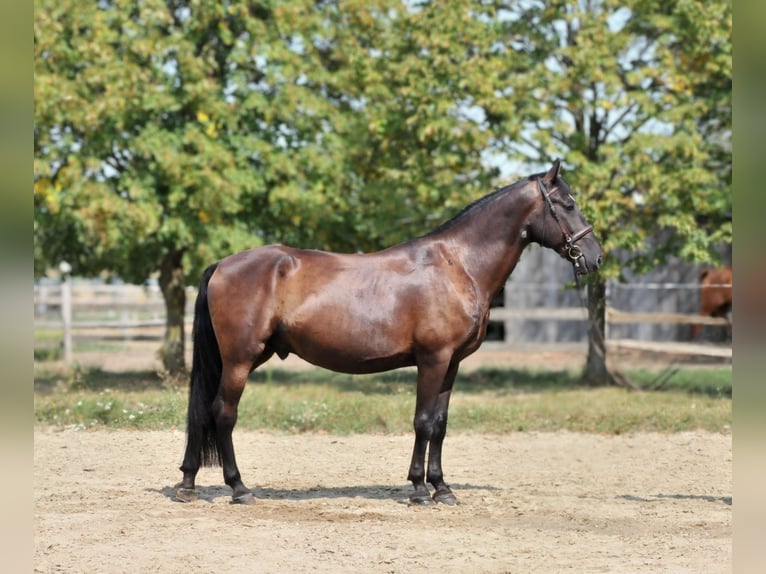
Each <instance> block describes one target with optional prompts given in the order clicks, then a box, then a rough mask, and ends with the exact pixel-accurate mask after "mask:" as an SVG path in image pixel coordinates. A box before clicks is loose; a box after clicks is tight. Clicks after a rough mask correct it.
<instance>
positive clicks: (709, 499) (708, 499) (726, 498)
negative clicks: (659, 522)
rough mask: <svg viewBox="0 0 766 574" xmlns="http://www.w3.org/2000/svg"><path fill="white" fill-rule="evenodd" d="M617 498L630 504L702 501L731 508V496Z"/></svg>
mask: <svg viewBox="0 0 766 574" xmlns="http://www.w3.org/2000/svg"><path fill="white" fill-rule="evenodd" d="M617 498H622V499H623V500H629V501H631V502H656V501H658V500H667V499H670V500H702V501H704V502H722V503H723V504H728V505H729V506H731V503H732V497H731V496H709V495H706V494H655V495H654V496H649V497H645V496H635V495H633V494H623V495H620V496H618V497H617Z"/></svg>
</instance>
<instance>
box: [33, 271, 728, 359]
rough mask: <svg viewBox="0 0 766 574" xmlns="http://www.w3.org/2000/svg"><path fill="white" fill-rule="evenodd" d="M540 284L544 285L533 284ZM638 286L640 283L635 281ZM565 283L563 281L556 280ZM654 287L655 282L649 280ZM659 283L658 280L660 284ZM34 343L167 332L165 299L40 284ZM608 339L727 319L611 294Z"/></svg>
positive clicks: (626, 343)
mask: <svg viewBox="0 0 766 574" xmlns="http://www.w3.org/2000/svg"><path fill="white" fill-rule="evenodd" d="M530 287H534V289H540V286H539V285H534V286H530ZM633 287H634V288H639V289H640V288H641V285H640V284H634V285H633ZM557 288H558V289H561V286H557ZM650 288H651V286H650ZM655 288H656V286H655ZM666 288H667V289H672V288H686V289H691V288H698V286H696V285H688V284H669V285H667V286H666ZM195 297H196V290H195V289H193V288H190V289H189V290H188V291H187V302H186V321H187V323H189V324H190V323H191V321H192V314H193V308H194V298H195ZM34 309H35V320H34V329H35V332H36V336H35V347H36V348H40V347H60V348H62V349H63V350H64V359H65V360H66V361H71V358H72V339H73V338H74V337H76V338H85V337H98V336H103V334H104V332H111V333H114V332H115V331H116V332H117V333H118V336H121V337H123V338H124V339H126V340H128V339H131V338H133V337H135V336H137V335H138V334H139V333H142V334H145V333H146V331H147V330H150V331H151V332H152V333H153V334H155V335H156V336H158V337H159V336H161V335H162V327H164V325H165V305H164V301H163V298H162V294H161V293H160V291H159V289H158V288H157V287H156V286H136V285H99V284H92V283H88V282H75V283H71V282H70V281H65V282H63V283H60V284H40V285H35V288H34ZM490 320H491V321H498V322H508V321H543V322H557V321H575V322H585V321H586V320H587V310H586V309H585V308H583V307H581V306H579V307H566V306H560V307H493V308H492V309H491V311H490ZM606 322H607V343H608V345H610V346H612V347H625V348H634V349H645V350H652V351H662V350H667V343H666V342H656V341H647V340H630V339H616V338H614V337H610V336H609V332H610V330H611V327H612V326H614V325H619V324H637V323H664V324H675V325H679V324H695V323H696V324H700V325H710V326H726V325H729V324H730V323H729V322H728V321H727V320H726V319H721V318H714V317H705V316H701V315H696V314H689V313H673V312H649V311H630V310H623V309H617V308H615V307H613V306H612V305H611V304H610V302H609V299H608V298H607V308H606ZM684 349H685V350H684V351H683V352H685V353H689V354H701V355H708V356H714V357H723V358H727V357H728V358H730V357H731V348H730V346H729V347H726V346H724V347H721V346H716V347H712V346H710V345H699V344H693V343H687V344H685V346H684Z"/></svg>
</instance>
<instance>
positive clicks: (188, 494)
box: [176, 488, 197, 502]
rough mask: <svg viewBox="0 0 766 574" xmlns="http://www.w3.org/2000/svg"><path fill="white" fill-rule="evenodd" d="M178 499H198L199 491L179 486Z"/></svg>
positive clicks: (179, 500) (186, 500) (184, 500)
mask: <svg viewBox="0 0 766 574" xmlns="http://www.w3.org/2000/svg"><path fill="white" fill-rule="evenodd" d="M176 500H177V501H178V502H194V501H195V500H197V491H196V490H194V489H193V488H177V489H176Z"/></svg>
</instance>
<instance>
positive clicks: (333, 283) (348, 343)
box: [273, 249, 477, 372]
mask: <svg viewBox="0 0 766 574" xmlns="http://www.w3.org/2000/svg"><path fill="white" fill-rule="evenodd" d="M291 254H292V256H293V257H294V261H295V265H294V266H293V267H292V269H291V271H290V272H288V273H286V274H285V275H284V277H280V278H278V279H277V282H276V292H275V298H276V299H277V300H278V301H280V305H279V309H280V310H279V312H278V315H279V316H278V320H277V325H278V326H277V329H276V332H275V333H274V339H273V344H274V345H275V347H276V348H277V349H278V350H279V347H282V349H281V351H282V352H293V353H295V354H297V355H299V356H301V357H302V358H304V359H306V360H307V361H309V362H311V363H314V364H316V365H319V366H322V367H326V368H330V369H333V370H339V371H349V372H375V371H382V370H388V369H393V368H397V367H401V366H406V365H413V364H415V361H416V355H417V353H419V352H429V351H434V352H437V351H439V350H440V348H441V347H444V348H452V349H453V350H454V348H458V347H460V346H461V345H463V343H464V340H465V339H466V338H469V337H471V336H472V334H473V333H474V332H475V331H476V329H477V327H476V322H477V319H476V315H477V313H476V311H475V308H476V305H475V302H474V301H473V300H474V299H475V298H474V297H473V293H472V286H471V285H470V281H468V280H467V278H465V277H464V274H463V272H462V271H461V270H458V271H457V273H455V271H456V270H455V269H451V263H447V262H446V261H445V262H443V263H444V264H442V259H443V258H440V257H435V256H434V257H432V256H429V255H428V254H426V255H425V256H424V255H423V254H422V253H419V254H417V255H416V256H413V253H411V252H410V251H408V250H406V249H400V250H388V251H384V252H380V253H374V254H369V255H343V254H334V253H324V252H305V251H294V252H291ZM466 291H470V292H466Z"/></svg>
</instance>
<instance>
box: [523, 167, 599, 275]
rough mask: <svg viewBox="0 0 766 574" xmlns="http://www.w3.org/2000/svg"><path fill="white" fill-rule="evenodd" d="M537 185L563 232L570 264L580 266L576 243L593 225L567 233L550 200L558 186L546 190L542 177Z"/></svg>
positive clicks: (579, 251)
mask: <svg viewBox="0 0 766 574" xmlns="http://www.w3.org/2000/svg"><path fill="white" fill-rule="evenodd" d="M537 185H538V189H539V190H540V194H541V195H542V196H543V199H544V200H545V203H547V204H548V209H549V210H550V212H551V215H552V216H553V219H554V220H555V221H556V223H557V224H558V226H559V229H561V233H563V234H564V249H565V250H566V253H567V258H568V259H569V260H570V261H571V262H572V264H573V265H574V266H575V268H578V269H579V267H580V259H582V258H583V253H582V249H580V246H579V245H576V243H577V242H578V241H580V239H582V238H583V237H585V236H586V235H588V234H589V233H592V232H593V226H592V225H588V226H587V227H585V228H583V229H581V230H580V231H578V232H577V233H574V234H572V233H569V232H567V230H566V229H565V228H564V224H563V223H562V221H561V220H560V219H559V214H558V213H557V212H556V208H555V207H554V205H553V202H552V201H551V195H553V194H554V193H556V191H558V188H555V187H554V188H553V190H551V191H548V188H547V187H546V185H545V182H543V180H542V178H537Z"/></svg>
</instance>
